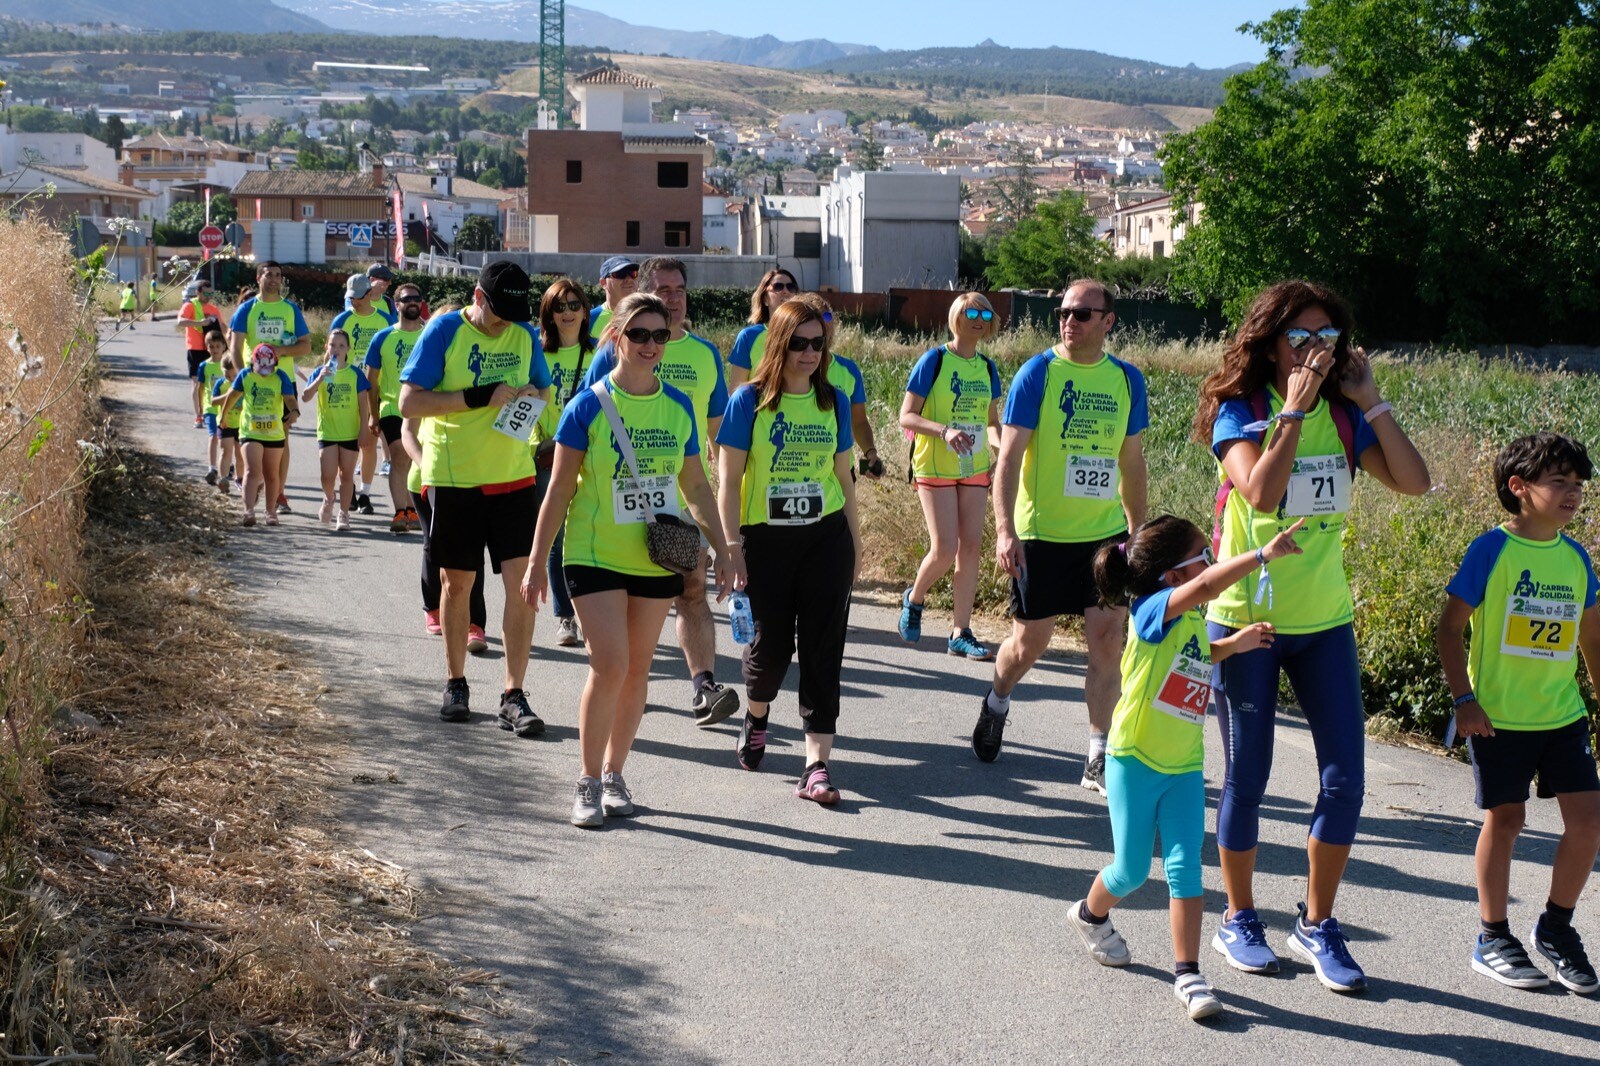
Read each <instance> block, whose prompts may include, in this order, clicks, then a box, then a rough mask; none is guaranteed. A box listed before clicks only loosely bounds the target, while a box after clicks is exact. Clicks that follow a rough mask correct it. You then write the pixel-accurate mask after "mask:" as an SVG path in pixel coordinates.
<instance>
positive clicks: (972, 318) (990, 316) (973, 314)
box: [964, 307, 994, 322]
mask: <svg viewBox="0 0 1600 1066" xmlns="http://www.w3.org/2000/svg"><path fill="white" fill-rule="evenodd" d="M964 314H965V315H966V316H967V321H968V322H976V321H978V319H980V318H981V319H983V320H984V321H985V322H993V321H994V312H993V311H986V310H984V309H983V308H981V307H969V308H967V309H966V311H965V312H964Z"/></svg>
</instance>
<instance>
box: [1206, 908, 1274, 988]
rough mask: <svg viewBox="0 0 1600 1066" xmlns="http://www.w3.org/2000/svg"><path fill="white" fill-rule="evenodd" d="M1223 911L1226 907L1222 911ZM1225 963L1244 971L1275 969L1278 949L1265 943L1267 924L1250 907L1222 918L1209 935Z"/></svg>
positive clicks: (1257, 971) (1271, 971)
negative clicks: (1263, 923)
mask: <svg viewBox="0 0 1600 1066" xmlns="http://www.w3.org/2000/svg"><path fill="white" fill-rule="evenodd" d="M1223 914H1224V915H1226V914H1227V912H1226V911H1224V912H1223ZM1211 946H1212V947H1214V948H1216V949H1217V950H1218V951H1220V952H1222V957H1223V958H1225V959H1227V960H1228V965H1229V966H1232V967H1233V968H1234V969H1235V970H1243V971H1244V972H1245V973H1277V972H1278V953H1277V952H1275V951H1273V950H1272V948H1271V947H1270V946H1269V945H1268V944H1267V927H1266V926H1264V925H1262V924H1261V918H1260V917H1259V916H1258V915H1257V914H1256V912H1255V911H1254V910H1251V909H1250V908H1248V907H1245V908H1243V909H1241V910H1237V911H1234V912H1233V917H1232V918H1225V919H1224V921H1223V923H1222V925H1221V926H1219V927H1218V928H1217V932H1216V935H1215V936H1213V937H1212V938H1211Z"/></svg>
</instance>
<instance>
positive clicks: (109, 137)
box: [100, 115, 128, 155]
mask: <svg viewBox="0 0 1600 1066" xmlns="http://www.w3.org/2000/svg"><path fill="white" fill-rule="evenodd" d="M100 139H101V140H103V141H105V142H106V144H107V145H109V146H110V148H111V150H112V151H113V152H115V153H117V154H118V155H121V154H122V142H124V141H126V140H127V139H128V127H127V126H125V125H124V124H123V122H122V116H121V115H112V116H111V117H110V118H108V119H106V121H105V125H103V126H101V127H100Z"/></svg>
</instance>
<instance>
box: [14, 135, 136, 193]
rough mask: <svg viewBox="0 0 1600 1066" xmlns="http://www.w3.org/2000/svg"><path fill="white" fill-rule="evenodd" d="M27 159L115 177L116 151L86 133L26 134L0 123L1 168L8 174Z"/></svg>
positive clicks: (98, 175) (110, 178) (25, 162)
mask: <svg viewBox="0 0 1600 1066" xmlns="http://www.w3.org/2000/svg"><path fill="white" fill-rule="evenodd" d="M29 162H34V163H43V164H46V165H48V166H53V167H65V168H67V169H69V170H85V171H87V172H88V173H89V174H91V175H93V176H94V177H96V178H99V179H100V180H102V181H109V182H115V181H116V180H117V154H116V153H115V152H113V151H112V150H111V149H110V148H108V147H107V146H106V145H105V144H104V142H101V141H97V140H95V139H94V138H93V137H91V136H89V135H88V134H87V133H25V132H23V131H21V130H14V129H12V128H11V127H9V126H6V125H0V171H3V172H7V173H9V172H11V171H14V170H16V169H17V168H18V167H19V166H22V165H24V164H27V163H29Z"/></svg>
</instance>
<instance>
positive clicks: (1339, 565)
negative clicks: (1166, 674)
mask: <svg viewBox="0 0 1600 1066" xmlns="http://www.w3.org/2000/svg"><path fill="white" fill-rule="evenodd" d="M1268 410H1269V412H1270V414H1273V415H1276V414H1277V413H1278V412H1279V411H1281V410H1283V398H1282V397H1280V396H1279V395H1278V393H1277V391H1276V390H1275V389H1269V390H1268ZM1254 421H1255V416H1254V415H1252V414H1251V412H1250V402H1249V401H1248V400H1227V401H1225V402H1224V403H1223V404H1222V406H1221V408H1220V409H1219V410H1218V411H1217V421H1216V425H1215V427H1214V428H1213V429H1212V431H1211V450H1212V454H1214V455H1218V456H1220V455H1221V454H1222V446H1223V445H1225V444H1227V443H1228V442H1230V441H1235V440H1249V441H1254V442H1256V443H1259V444H1260V445H1261V446H1262V447H1263V448H1265V447H1266V444H1267V442H1268V441H1269V440H1270V438H1269V437H1268V436H1266V435H1265V434H1263V433H1260V432H1255V433H1251V432H1246V430H1245V428H1244V427H1245V426H1247V425H1249V424H1251V423H1252V422H1254ZM1353 424H1354V427H1355V442H1354V443H1355V455H1356V462H1357V464H1358V465H1359V463H1360V461H1361V454H1362V453H1363V452H1364V451H1366V450H1367V449H1368V448H1370V447H1372V446H1373V445H1374V444H1376V443H1378V438H1377V435H1376V434H1375V433H1374V432H1373V431H1372V427H1371V426H1369V425H1367V422H1366V420H1365V419H1364V418H1362V417H1361V416H1360V415H1359V414H1356V415H1355V416H1354V418H1353ZM1278 428H1279V424H1278V423H1276V422H1275V423H1273V425H1272V427H1271V428H1270V429H1269V430H1267V433H1276V432H1277V431H1278ZM1294 455H1295V459H1294V472H1293V473H1292V474H1291V475H1290V478H1289V491H1288V492H1287V493H1285V495H1284V498H1283V500H1281V501H1280V502H1279V504H1278V507H1277V509H1276V510H1275V511H1268V512H1266V513H1265V514H1263V513H1261V512H1259V511H1257V510H1256V509H1255V508H1253V507H1251V506H1250V504H1249V503H1248V502H1246V500H1245V498H1244V496H1243V495H1241V494H1240V493H1238V492H1233V493H1230V494H1229V495H1228V500H1227V503H1226V504H1225V505H1224V506H1223V511H1222V550H1221V551H1219V552H1218V553H1217V554H1218V556H1219V557H1220V558H1223V559H1229V558H1232V557H1233V556H1235V555H1242V554H1243V553H1245V552H1250V551H1255V550H1256V549H1257V548H1263V547H1266V545H1267V543H1268V542H1269V541H1271V540H1272V538H1273V537H1275V536H1277V535H1278V534H1279V533H1281V532H1282V531H1283V530H1285V529H1288V528H1289V527H1290V526H1291V525H1293V524H1294V523H1295V521H1296V520H1297V519H1299V518H1304V519H1305V520H1306V524H1305V528H1304V529H1303V530H1301V531H1300V533H1299V534H1298V535H1297V536H1296V537H1295V543H1297V544H1299V545H1300V547H1301V549H1302V554H1300V555H1289V556H1285V557H1284V558H1282V559H1274V560H1273V561H1272V563H1271V565H1270V566H1269V567H1268V574H1269V576H1270V577H1271V591H1272V596H1271V599H1270V600H1263V601H1262V602H1261V603H1259V604H1258V603H1256V593H1257V592H1258V590H1259V586H1260V583H1261V571H1260V570H1256V571H1253V572H1252V573H1250V574H1247V575H1246V576H1245V579H1244V580H1243V581H1241V582H1239V583H1238V584H1236V585H1234V586H1232V587H1231V588H1229V589H1227V590H1226V591H1225V592H1223V593H1222V595H1220V596H1218V597H1217V598H1216V599H1214V600H1212V601H1211V608H1210V610H1209V611H1208V612H1207V615H1206V617H1207V618H1209V619H1210V620H1211V621H1213V622H1220V623H1221V624H1223V625H1225V626H1229V627H1231V628H1234V629H1242V628H1243V627H1245V626H1247V625H1250V624H1251V623H1253V622H1271V623H1272V624H1273V625H1274V626H1275V627H1276V628H1277V630H1278V632H1280V633H1320V632H1321V631H1322V630H1324V629H1332V628H1334V627H1335V626H1342V625H1345V624H1346V623H1348V622H1349V621H1350V620H1351V619H1352V618H1353V617H1354V611H1353V610H1352V606H1351V602H1350V582H1349V580H1348V579H1347V578H1346V577H1345V572H1344V535H1343V534H1344V523H1345V513H1346V512H1347V511H1348V510H1349V508H1350V487H1351V483H1352V478H1353V475H1354V473H1355V471H1353V470H1350V469H1349V462H1348V460H1347V459H1346V458H1345V448H1344V442H1343V441H1341V440H1340V439H1339V429H1338V426H1337V425H1335V423H1334V421H1333V415H1332V414H1330V413H1329V409H1328V405H1327V403H1326V402H1325V401H1322V400H1319V401H1318V402H1317V403H1316V405H1315V406H1314V407H1312V408H1311V410H1310V411H1308V412H1307V413H1306V418H1305V421H1304V422H1303V423H1301V428H1300V442H1299V444H1298V445H1297V446H1296V447H1295V453H1294ZM1217 469H1218V471H1219V473H1218V477H1219V480H1226V479H1227V476H1228V475H1227V472H1226V471H1225V470H1223V469H1222V461H1221V459H1220V458H1219V459H1218V461H1217Z"/></svg>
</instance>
